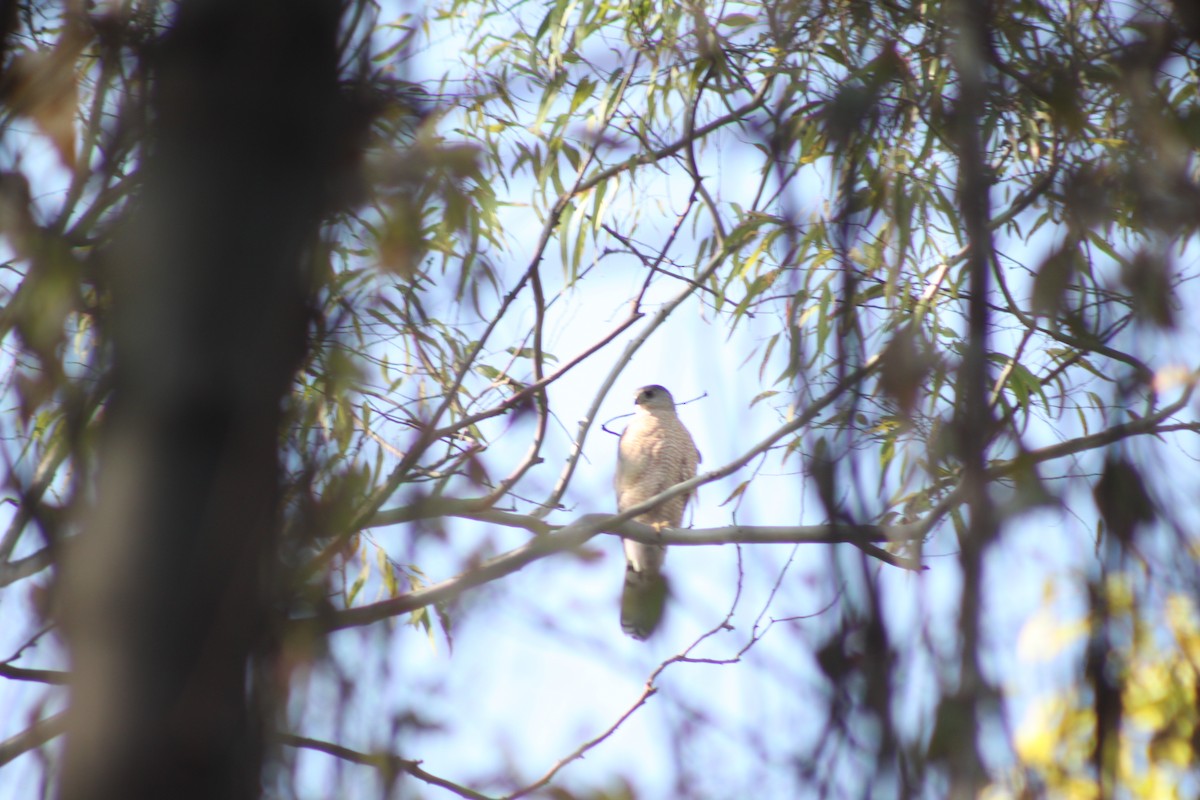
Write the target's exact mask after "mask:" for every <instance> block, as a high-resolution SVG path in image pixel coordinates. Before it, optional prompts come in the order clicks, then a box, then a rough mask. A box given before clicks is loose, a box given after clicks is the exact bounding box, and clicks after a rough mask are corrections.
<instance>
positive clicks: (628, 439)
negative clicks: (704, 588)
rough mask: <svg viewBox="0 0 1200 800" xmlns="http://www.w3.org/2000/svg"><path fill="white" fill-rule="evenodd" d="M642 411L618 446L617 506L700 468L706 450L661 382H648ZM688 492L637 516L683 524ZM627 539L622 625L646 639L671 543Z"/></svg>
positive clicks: (654, 622)
mask: <svg viewBox="0 0 1200 800" xmlns="http://www.w3.org/2000/svg"><path fill="white" fill-rule="evenodd" d="M634 403H635V404H636V405H637V411H636V413H635V414H634V415H633V421H632V422H630V423H629V426H628V427H627V428H625V432H624V433H622V434H621V442H620V444H619V446H618V450H617V477H616V480H615V481H614V482H613V484H614V486H615V487H616V490H617V510H618V511H624V510H625V509H627V508H630V507H632V506H635V505H637V504H638V503H641V502H643V501H645V500H649V499H650V498H651V497H653V496H654V495H656V494H658V493H659V492H662V491H664V490H665V489H668V488H670V487H671V486H674V485H675V484H677V483H679V482H681V481H686V480H688V479H689V478H692V477H694V476H695V474H696V466H697V465H698V464H699V463H700V453H699V451H698V450H696V444H695V442H693V441H692V435H691V434H690V433H688V430H687V428H685V427H683V423H682V422H680V421H679V417H677V416H676V415H675V401H674V399H673V398H672V397H671V393H670V392H668V391H667V390H666V389H664V388H663V387H661V386H643V387H642V388H640V389H638V390H637V398H636V399H635V400H634ZM687 502H688V495H687V494H682V495H678V496H676V497H673V498H671V499H670V500H667V501H666V502H664V503H661V504H659V505H658V506H655V507H654V508H652V509H650V510H649V511H647V512H645V513H644V514H639V515H638V516H636V517H634V519H636V520H637V521H638V522H644V523H646V524H647V525H653V526H655V527H656V528H667V527H670V528H678V527H679V526H680V525H681V524H682V523H683V509H684V507H685V506H686V505H687ZM624 545H625V590H624V592H623V593H622V595H621V628H622V630H624V631H625V632H626V633H627V634H629V635H630V636H632V637H633V638H635V639H645V638H646V637H647V636H649V635H650V634H651V633H653V632H654V629H655V628H656V627H658V623H659V621H660V620H661V619H662V613H663V605H664V604H665V602H666V599H667V582H666V579H665V578H664V577H663V574H662V564H663V559H664V558H665V556H666V548H665V547H664V546H663V545H660V544H642V543H641V542H634V541H631V540H629V539H626V540H624Z"/></svg>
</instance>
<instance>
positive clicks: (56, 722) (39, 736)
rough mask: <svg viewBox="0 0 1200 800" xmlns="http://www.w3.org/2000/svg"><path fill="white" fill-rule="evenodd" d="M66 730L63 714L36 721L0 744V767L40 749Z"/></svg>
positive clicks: (64, 715) (64, 714)
mask: <svg viewBox="0 0 1200 800" xmlns="http://www.w3.org/2000/svg"><path fill="white" fill-rule="evenodd" d="M66 729H67V725H66V713H65V712H60V713H58V714H54V715H53V716H49V717H46V718H45V719H40V720H38V721H37V722H35V723H33V725H31V726H30V727H28V728H26V729H25V730H23V731H21V732H20V733H18V734H16V735H15V736H10V737H9V738H7V739H5V740H4V741H3V742H0V766H4V765H5V764H7V763H8V762H10V761H12V760H13V759H14V758H16V757H17V756H20V755H22V754H24V753H27V752H29V751H30V750H34V749H36V748H38V747H41V746H42V745H44V744H45V743H46V742H48V741H50V740H51V739H53V738H55V737H56V736H61V735H62V734H63V732H64V731H66Z"/></svg>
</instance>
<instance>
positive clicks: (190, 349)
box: [61, 0, 339, 800]
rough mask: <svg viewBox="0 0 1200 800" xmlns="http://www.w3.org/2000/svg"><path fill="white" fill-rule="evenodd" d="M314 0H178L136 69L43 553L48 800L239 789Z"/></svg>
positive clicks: (285, 343) (331, 91) (264, 582)
mask: <svg viewBox="0 0 1200 800" xmlns="http://www.w3.org/2000/svg"><path fill="white" fill-rule="evenodd" d="M338 20H339V5H338V3H337V2H336V1H335V0H306V1H305V2H285V1H284V0H273V1H272V2H260V3H242V2H240V0H184V2H182V3H180V8H179V11H178V14H177V17H176V19H175V22H174V23H173V25H172V26H171V29H170V30H169V31H168V32H167V33H166V35H165V36H164V37H163V38H162V40H160V41H159V42H158V43H157V44H155V45H154V46H153V48H152V50H151V51H150V52H149V54H148V55H146V56H145V59H146V63H145V64H144V65H143V66H146V67H148V74H149V75H150V76H151V79H152V87H153V88H152V90H151V92H150V103H149V108H148V109H147V113H146V114H145V119H146V120H147V123H146V125H147V128H146V131H145V136H144V138H143V143H144V147H143V156H142V161H141V168H142V170H143V176H144V191H143V195H142V198H141V202H140V203H139V204H138V207H137V210H136V211H134V212H133V214H132V217H131V219H129V220H127V224H126V226H125V232H124V236H123V242H122V244H121V245H120V246H119V247H117V248H115V250H114V252H113V253H112V254H111V256H110V257H109V258H108V259H107V260H106V264H105V270H106V282H107V285H108V286H109V287H110V289H111V297H112V307H111V311H110V313H109V314H108V315H107V319H106V320H105V323H104V324H105V334H106V336H107V337H108V338H109V340H110V341H111V343H112V347H113V351H112V352H113V359H114V369H115V376H116V383H115V390H114V396H113V402H112V405H111V407H110V408H109V410H108V411H107V418H106V421H105V425H104V438H103V440H102V444H101V454H100V458H99V470H100V474H99V483H98V486H99V489H98V496H97V499H96V503H95V508H94V509H93V511H92V512H91V515H90V517H89V518H88V519H87V520H85V521H84V525H83V528H84V531H83V535H82V536H81V537H80V539H79V541H78V543H77V544H75V545H72V547H73V548H74V551H73V552H68V553H66V554H65V555H66V559H67V565H66V570H65V573H64V575H65V585H64V587H63V593H62V597H63V608H62V611H63V620H64V624H65V627H66V631H67V636H68V642H69V645H70V648H71V657H72V662H73V675H74V678H73V684H72V699H71V708H70V712H69V713H70V722H69V728H68V739H67V745H66V755H65V766H64V771H63V779H62V790H61V791H62V797H63V798H67V800H78V799H79V798H110V797H112V798H115V797H121V798H155V800H160V799H161V798H176V799H177V798H201V797H204V798H250V797H257V796H258V795H259V793H260V771H261V767H262V763H263V750H264V744H263V735H262V734H263V730H264V727H265V725H266V723H268V722H269V720H268V719H265V718H264V716H267V714H266V713H265V709H267V707H268V704H264V703H262V702H260V701H261V695H262V688H263V687H262V686H261V685H259V684H257V682H255V681H253V680H252V679H251V677H250V676H251V675H252V672H251V670H250V666H251V665H252V663H253V660H254V658H255V656H256V655H258V654H260V653H261V650H262V648H263V647H264V644H263V643H264V642H267V641H269V640H270V638H271V637H270V636H269V635H267V634H268V633H269V626H270V624H271V620H270V618H269V613H270V609H271V607H272V599H271V598H272V592H271V586H272V581H273V580H274V578H275V574H274V573H275V569H276V568H275V561H276V557H275V545H276V542H277V538H278V537H277V530H278V527H279V526H278V520H279V513H280V509H279V496H280V495H279V483H280V475H279V472H280V465H279V461H278V441H279V428H280V423H281V400H282V398H283V396H284V393H285V392H286V391H287V388H288V385H289V381H290V379H291V376H292V373H293V370H294V369H295V367H296V365H297V363H298V360H299V359H300V357H301V356H302V354H303V352H304V348H305V346H306V345H305V328H306V325H305V313H306V307H307V301H306V294H307V291H308V285H309V281H308V279H307V270H306V269H304V267H303V266H302V265H303V264H304V263H305V259H306V257H307V258H309V259H310V260H311V255H310V254H308V250H309V249H310V248H311V247H312V245H313V244H314V243H315V241H316V234H317V226H318V223H319V220H320V218H321V216H322V214H323V213H324V212H325V211H326V210H327V205H328V198H327V197H326V193H327V187H329V186H330V184H331V170H332V164H333V161H334V157H335V156H336V151H337V147H336V142H337V139H338V131H337V130H336V129H335V124H336V120H337V119H338V118H339V114H338V113H336V108H335V106H336V102H337V78H338V75H337V71H338V70H337V45H336V41H337V31H338Z"/></svg>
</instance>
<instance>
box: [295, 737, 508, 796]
mask: <svg viewBox="0 0 1200 800" xmlns="http://www.w3.org/2000/svg"><path fill="white" fill-rule="evenodd" d="M275 738H276V740H277V741H278V742H279V743H280V744H283V745H286V746H288V747H296V748H303V749H306V750H316V751H317V752H320V753H325V754H326V755H331V756H333V757H334V758H340V759H342V760H343V761H349V762H350V763H352V764H361V765H362V766H364V767H372V768H374V769H377V770H379V771H380V772H382V773H383V774H384V775H386V776H388V777H391V776H394V775H397V774H399V773H405V774H407V775H411V776H413V777H414V778H416V779H418V780H421V781H424V782H425V783H428V784H430V785H431V786H438V787H440V788H442V789H445V790H447V791H449V792H452V793H453V794H456V795H458V796H459V797H467V798H470V799H471V800H490V798H489V797H488V796H487V795H485V794H480V793H479V792H476V791H474V790H472V789H468V788H467V787H465V786H462V785H460V784H457V783H454V782H453V781H448V780H446V779H445V778H439V777H438V776H437V775H434V774H433V773H430V772H426V771H425V770H423V769H421V762H420V761H414V760H412V759H407V758H401V757H400V756H397V755H394V754H392V753H363V752H360V751H358V750H351V749H350V748H349V747H342V746H341V745H340V744H333V743H332V742H324V741H321V740H320V739H310V738H308V737H307V736H297V735H295V734H292V733H279V734H276V736H275Z"/></svg>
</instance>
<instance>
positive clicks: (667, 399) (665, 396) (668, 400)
mask: <svg viewBox="0 0 1200 800" xmlns="http://www.w3.org/2000/svg"><path fill="white" fill-rule="evenodd" d="M633 403H634V405H636V406H637V407H638V408H642V409H645V410H647V411H672V410H674V408H675V398H673V397H671V393H670V392H668V391H667V390H666V389H664V388H663V387H661V386H659V385H657V384H655V385H654V386H643V387H642V388H640V389H638V390H637V397H636V398H635V399H634V401H633Z"/></svg>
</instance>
